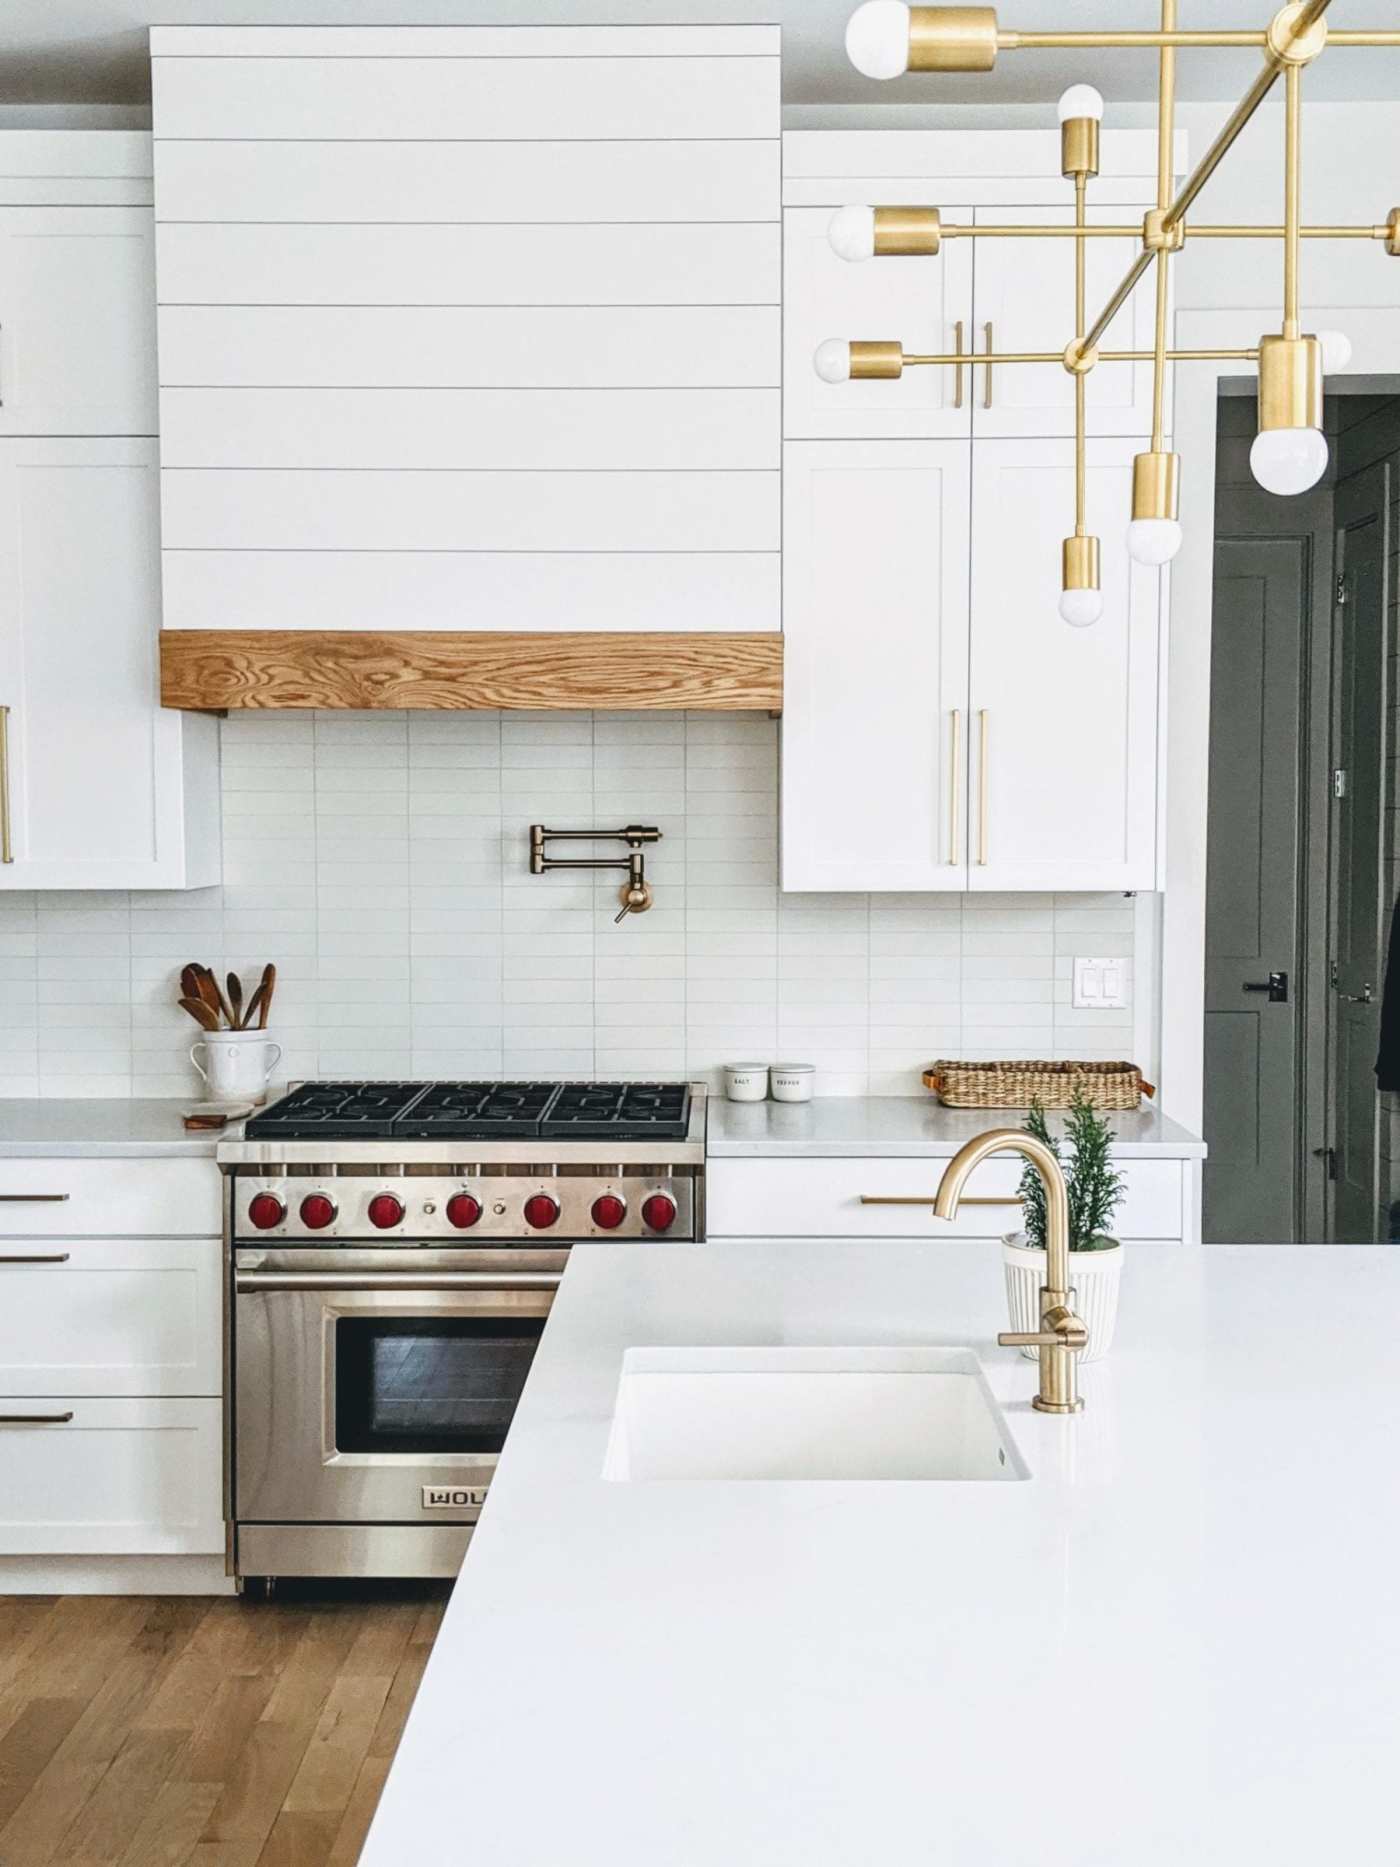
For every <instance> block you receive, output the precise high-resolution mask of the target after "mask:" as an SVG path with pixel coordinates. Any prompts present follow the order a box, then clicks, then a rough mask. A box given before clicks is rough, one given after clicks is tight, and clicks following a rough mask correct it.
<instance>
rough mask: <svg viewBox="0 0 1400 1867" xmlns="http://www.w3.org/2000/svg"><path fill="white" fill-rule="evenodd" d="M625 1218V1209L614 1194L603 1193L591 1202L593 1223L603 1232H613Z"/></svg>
mask: <svg viewBox="0 0 1400 1867" xmlns="http://www.w3.org/2000/svg"><path fill="white" fill-rule="evenodd" d="M626 1217H627V1207H626V1205H625V1204H624V1203H623V1201H622V1200H620V1199H619V1198H618V1196H617V1194H616V1193H604V1194H602V1195H601V1196H600V1197H599V1198H597V1199H595V1200H594V1202H593V1223H594V1224H595V1225H601V1226H602V1228H603V1230H604V1231H605V1232H615V1231H616V1230H617V1228H618V1226H619V1225H621V1223H622V1221H623V1220H624V1219H625V1218H626Z"/></svg>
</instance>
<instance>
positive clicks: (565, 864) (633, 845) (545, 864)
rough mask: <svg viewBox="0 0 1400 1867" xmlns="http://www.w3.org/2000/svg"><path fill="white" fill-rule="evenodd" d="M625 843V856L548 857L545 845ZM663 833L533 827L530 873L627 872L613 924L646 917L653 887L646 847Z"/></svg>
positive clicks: (643, 827)
mask: <svg viewBox="0 0 1400 1867" xmlns="http://www.w3.org/2000/svg"><path fill="white" fill-rule="evenodd" d="M561 840H562V841H568V842H575V843H595V842H596V843H626V845H627V847H628V850H629V851H630V854H628V855H625V856H547V855H546V854H545V850H544V846H545V844H546V843H550V842H559V841H561ZM660 841H661V832H660V830H658V829H657V828H656V826H655V825H654V824H648V823H629V824H628V825H627V827H626V829H623V830H547V829H546V828H545V827H544V825H543V824H542V823H532V824H531V825H530V873H531V875H547V874H548V873H549V871H550V870H551V869H626V871H627V880H626V881H625V882H624V883H623V884H622V887H621V888H620V889H619V890H618V900H619V901H621V903H622V907H621V908H620V910H619V911H618V912H617V914H615V915H614V916H613V924H614V926H616V924H617V922H618V921H622V920H626V918H627V916H628V915H629V914H645V913H646V911H647V909H648V908H649V907H650V906H651V900H652V896H651V883H650V882H648V880H647V878H646V857H645V855H644V854H643V853H642V850H643V845H644V844H646V843H659V842H660Z"/></svg>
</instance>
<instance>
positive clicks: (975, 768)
mask: <svg viewBox="0 0 1400 1867" xmlns="http://www.w3.org/2000/svg"><path fill="white" fill-rule="evenodd" d="M1146 445H1147V443H1146V442H1145V441H1136V442H1134V441H1128V440H1122V441H1105V440H1098V441H1091V442H1090V443H1089V448H1088V466H1087V496H1088V529H1089V531H1090V532H1093V533H1096V534H1097V535H1098V536H1099V538H1100V539H1101V540H1102V553H1103V566H1102V577H1103V614H1102V616H1101V617H1100V619H1099V621H1098V622H1096V623H1094V624H1093V625H1092V626H1090V627H1089V628H1083V629H1075V628H1071V627H1070V626H1069V624H1068V623H1066V622H1064V621H1062V620H1061V618H1060V615H1059V613H1058V608H1057V604H1058V600H1059V591H1060V544H1061V540H1062V539H1063V538H1064V537H1065V535H1066V534H1067V533H1069V532H1071V531H1072V530H1073V529H1074V445H1073V443H1072V442H1071V441H989V442H985V443H979V444H978V445H976V446H975V447H974V450H973V452H974V459H975V463H976V464H975V466H974V470H973V496H972V514H973V516H972V567H973V568H972V650H971V679H970V686H969V693H970V703H971V720H970V725H971V748H970V750H971V765H972V773H971V778H972V781H971V792H972V821H971V826H970V828H971V845H972V863H971V869H970V886H971V887H972V888H973V889H988V890H998V889H1047V890H1048V889H1120V888H1121V889H1134V888H1155V887H1156V886H1158V882H1157V858H1156V824H1157V782H1158V731H1159V720H1158V699H1159V688H1160V681H1159V658H1160V655H1159V651H1160V589H1159V580H1160V578H1161V573H1160V572H1159V571H1156V570H1151V569H1147V568H1145V567H1144V566H1142V565H1140V564H1134V563H1133V561H1132V559H1131V558H1130V557H1129V556H1128V547H1127V529H1128V519H1129V509H1130V498H1131V492H1132V461H1133V455H1134V453H1136V452H1137V451H1138V450H1139V449H1140V448H1142V447H1145V446H1146Z"/></svg>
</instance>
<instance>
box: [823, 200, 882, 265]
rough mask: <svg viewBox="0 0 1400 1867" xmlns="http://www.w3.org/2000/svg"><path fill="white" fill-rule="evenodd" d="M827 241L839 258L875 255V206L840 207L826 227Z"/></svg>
mask: <svg viewBox="0 0 1400 1867" xmlns="http://www.w3.org/2000/svg"><path fill="white" fill-rule="evenodd" d="M826 237H827V241H828V243H829V244H830V247H831V250H832V252H833V253H835V254H836V256H837V257H838V258H839V259H851V260H859V259H873V258H874V257H875V210H874V208H873V207H839V208H837V210H836V212H835V213H834V214H833V215H832V217H831V220H830V222H829V223H828V225H827V229H826Z"/></svg>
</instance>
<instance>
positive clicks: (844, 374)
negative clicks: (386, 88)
mask: <svg viewBox="0 0 1400 1867" xmlns="http://www.w3.org/2000/svg"><path fill="white" fill-rule="evenodd" d="M812 368H813V369H814V370H815V371H816V372H817V374H818V376H820V377H821V379H822V381H823V382H849V381H850V380H851V346H850V344H849V343H848V342H847V340H846V339H845V338H844V337H828V338H827V339H826V341H825V342H824V343H820V344H818V345H817V348H816V351H815V353H814V354H813V357H812Z"/></svg>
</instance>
